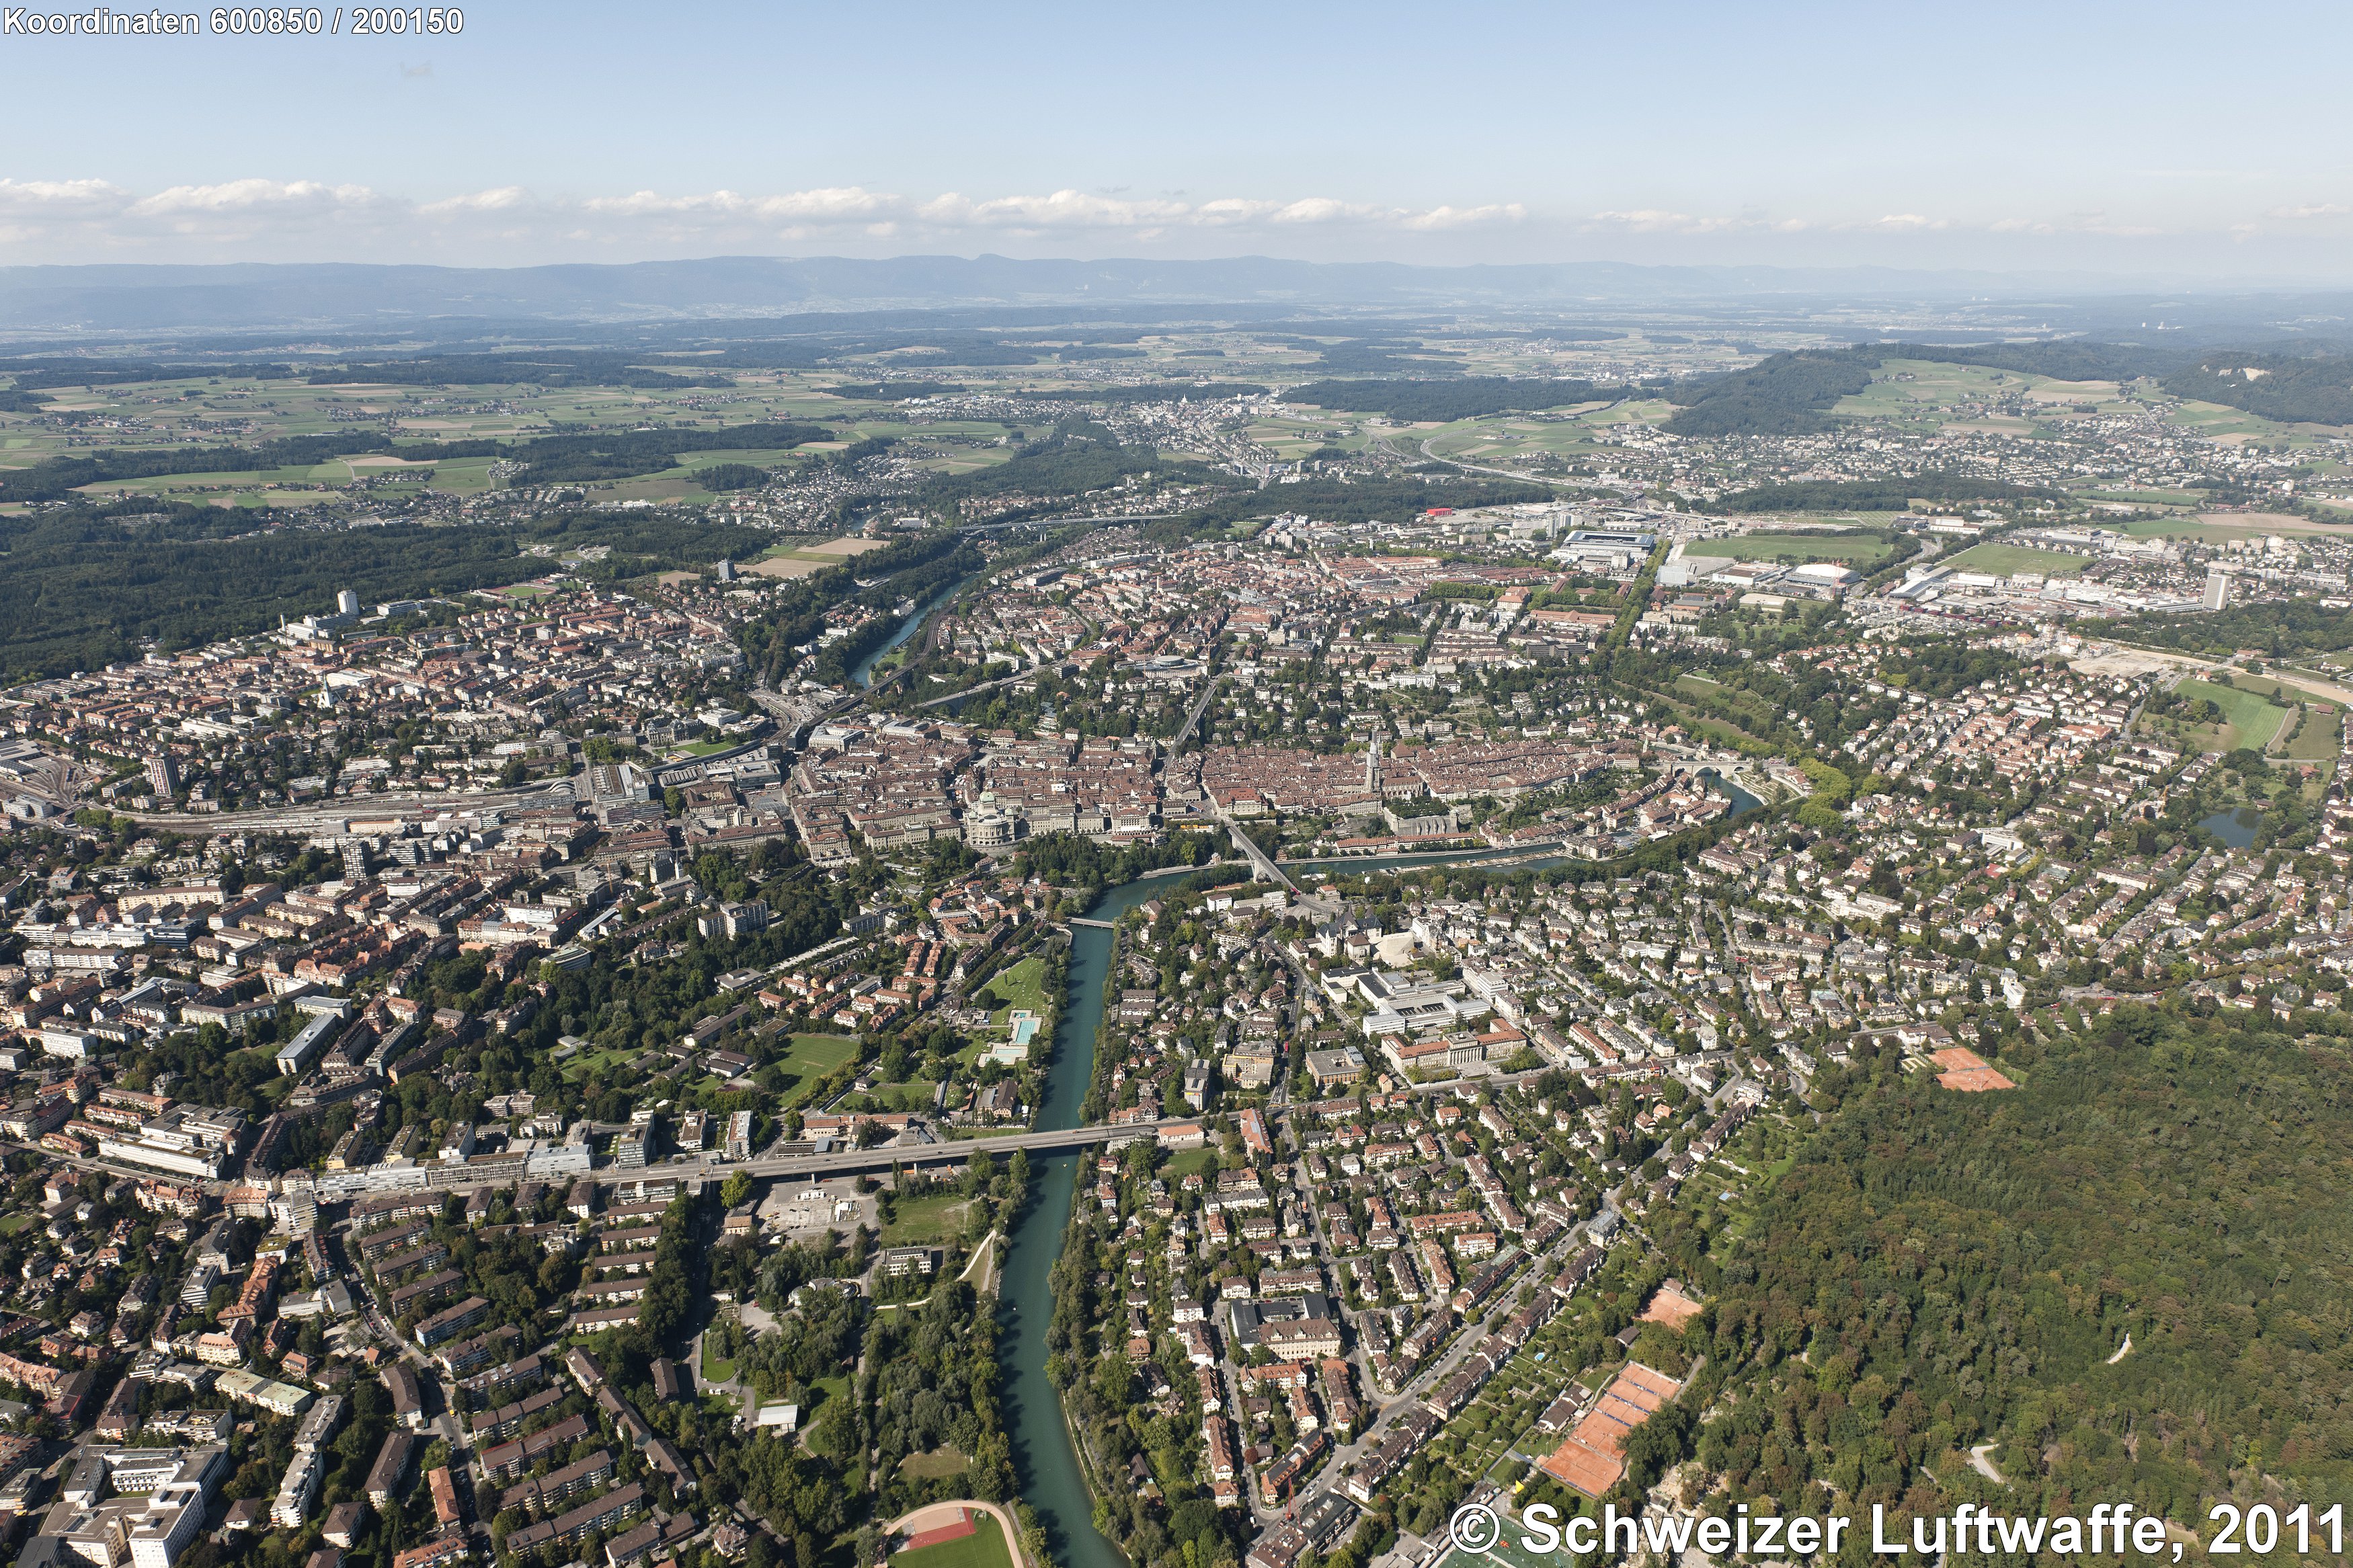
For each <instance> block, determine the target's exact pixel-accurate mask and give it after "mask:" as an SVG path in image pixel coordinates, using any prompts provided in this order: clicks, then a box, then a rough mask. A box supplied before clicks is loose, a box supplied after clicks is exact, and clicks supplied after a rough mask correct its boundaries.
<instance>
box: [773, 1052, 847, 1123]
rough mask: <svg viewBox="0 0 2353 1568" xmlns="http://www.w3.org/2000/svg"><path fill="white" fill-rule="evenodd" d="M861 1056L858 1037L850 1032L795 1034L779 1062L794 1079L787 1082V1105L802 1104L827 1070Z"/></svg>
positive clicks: (829, 1070)
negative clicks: (842, 1033) (859, 1054)
mask: <svg viewBox="0 0 2353 1568" xmlns="http://www.w3.org/2000/svg"><path fill="white" fill-rule="evenodd" d="M857 1057H858V1041H857V1040H856V1039H855V1038H854V1037H850V1036H849V1035H795V1036H794V1037H793V1045H792V1049H790V1050H788V1051H786V1053H785V1056H784V1059H783V1060H782V1061H780V1062H779V1063H777V1066H779V1067H781V1068H784V1070H785V1076H786V1077H787V1078H789V1079H792V1080H793V1081H792V1082H791V1083H790V1084H788V1085H786V1089H785V1100H784V1103H785V1105H786V1107H787V1108H789V1107H791V1106H795V1105H797V1104H799V1103H800V1102H801V1101H802V1100H804V1099H806V1098H807V1096H808V1094H809V1093H810V1092H811V1091H812V1090H813V1089H815V1087H816V1085H817V1084H818V1081H819V1080H820V1079H823V1078H824V1077H825V1076H826V1074H828V1073H829V1072H831V1071H833V1070H834V1069H835V1068H838V1067H840V1066H841V1065H842V1064H843V1063H845V1062H849V1061H854V1060H856V1059H857Z"/></svg>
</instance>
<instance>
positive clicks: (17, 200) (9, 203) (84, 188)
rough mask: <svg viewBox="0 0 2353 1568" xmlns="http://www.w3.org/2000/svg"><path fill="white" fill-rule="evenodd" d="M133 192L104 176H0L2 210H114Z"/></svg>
mask: <svg viewBox="0 0 2353 1568" xmlns="http://www.w3.org/2000/svg"><path fill="white" fill-rule="evenodd" d="M130 201H131V193H130V192H129V191H126V190H124V189H123V188H122V187H121V186H120V185H116V184H109V183H108V182H106V181H104V180H0V212H5V213H23V214H27V215H37V214H42V213H58V214H73V213H92V212H112V211H117V210H120V209H121V207H123V206H124V205H128V204H129V202H130Z"/></svg>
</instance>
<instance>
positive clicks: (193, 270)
mask: <svg viewBox="0 0 2353 1568" xmlns="http://www.w3.org/2000/svg"><path fill="white" fill-rule="evenodd" d="M2147 287H2148V286H2147V284H2146V283H2136V284H2133V285H2132V286H2131V289H2132V291H2134V292H2142V291H2145V290H2146V289H2147ZM2123 288H2124V285H2122V284H2120V283H2119V281H2118V280H2116V279H2105V278H2099V277H2095V276H2092V275H2052V274H2000V273H1983V272H1961V271H1934V272H1929V271H1920V272H1913V271H1901V270H1897V269H1894V268H1776V267H1645V266H1636V265H1632V264H1629V263H1621V262H1603V261H1586V262H1563V263H1556V264H1534V265H1515V266H1494V267H1487V266H1476V267H1415V266H1409V265H1406V264H1403V263H1399V262H1385V261H1372V262H1340V263H1328V262H1306V261H1285V260H1280V259H1276V258H1269V257H1254V256H1253V257H1236V258H1229V259H1223V260H1209V261H1155V260H1141V259H1127V260H1108V261H1077V260H1050V259H1049V260H1018V259H1014V258H1008V257H1002V256H979V257H954V256H902V257H894V258H887V259H881V260H862V259H856V258H843V257H808V258H766V257H714V258H707V259H702V260H690V261H646V262H635V263H627V264H616V265H601V264H600V265H561V266H548V267H521V268H459V267H423V266H371V265H364V264H357V263H312V262H296V263H283V264H266V263H233V264H226V265H219V266H155V265H144V264H133V265H118V266H79V267H5V268H0V331H34V332H44V333H54V332H60V331H66V332H70V331H90V332H122V331H131V332H138V331H159V332H176V331H200V330H206V329H211V330H219V331H237V330H257V329H267V328H295V327H301V326H305V325H315V326H319V327H322V328H330V327H332V328H336V329H341V330H350V329H353V328H364V327H368V326H375V327H381V328H393V327H396V326H400V325H405V324H408V323H414V322H421V321H436V320H472V321H501V320H506V321H605V322H619V321H692V320H697V319H705V318H719V317H744V316H783V315H791V314H797V313H803V312H810V311H842V310H908V309H918V310H936V309H942V308H948V307H967V308H968V307H975V306H980V307H1006V308H1035V307H1039V306H1067V307H1080V306H1092V307H1098V308H1100V307H1103V306H1110V305H1121V304H1128V305H1139V306H1144V305H1148V306H1153V307H1155V308H1158V309H1161V310H1166V309H1167V308H1170V307H1182V306H1186V305H1203V306H1208V305H1215V306H1219V307H1224V308H1229V309H1231V308H1236V307H1240V308H1245V309H1247V310H1298V309H1303V308H1319V307H1320V308H1340V309H1346V308H1363V307H1368V306H1389V307H1404V308H1418V309H1446V308H1455V309H1465V308H1467V309H1478V308H1486V309H1508V308H1514V307H1520V308H1533V309H1549V310H1572V309H1576V308H1579V307H1583V308H1588V309H1607V308H1609V307H1610V306H1612V305H1616V306H1621V307H1637V308H1639V307H1656V306H1659V305H1662V304H1669V303H1672V302H1676V301H1690V302H1699V301H1719V302H1731V301H1739V300H1746V301H1750V302H1761V301H1765V300H1773V299H1776V298H1782V299H1789V300H1796V299H1799V298H1807V297H1811V298H1820V299H1831V298H1835V299H1841V300H1850V301H1890V302H1895V301H1907V300H1908V301H1918V300H1948V301H1950V300H1964V299H1975V300H1988V299H1996V298H1998V299H2001V300H2020V301H2023V300H2035V299H2052V300H2057V299H2060V298H2063V297H2074V298H2081V297H2086V296H2114V295H2116V294H2117V293H2118V291H2119V290H2120V289H2123Z"/></svg>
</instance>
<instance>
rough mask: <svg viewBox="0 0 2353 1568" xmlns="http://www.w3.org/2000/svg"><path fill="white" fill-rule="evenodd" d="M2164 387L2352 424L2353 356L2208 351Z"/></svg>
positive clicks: (2271, 412) (2274, 415) (2284, 415)
mask: <svg viewBox="0 0 2353 1568" xmlns="http://www.w3.org/2000/svg"><path fill="white" fill-rule="evenodd" d="M2165 389H2166V390H2167V391H2168V392H2170V393H2173V394H2175V395H2179V396H2181V397H2195V398H2198V399H2200V400H2201V401H2203V402H2207V403H2221V404H2225V405H2229V406H2230V407H2232V408H2243V409H2245V410H2246V411H2247V412H2248V413H2250V414H2260V415H2262V416H2263V417H2264V418H2266V419H2280V420H2285V421H2287V422H2288V423H2290V424H2295V423H2301V422H2307V421H2308V422H2310V423H2313V424H2317V425H2353V356H2348V355H2344V354H2316V355H2312V356H2310V357H2303V358H2290V357H2288V356H2286V355H2283V354H2248V353H2225V354H2209V355H2207V356H2206V357H2205V358H2204V359H2201V360H2200V361H2199V362H2198V363H2196V364H2193V365H2190V366H2189V367H2187V368H2186V369H2183V370H2181V371H2179V372H2177V373H2176V374H2173V375H2171V376H2168V378H2167V379H2166V383H2165Z"/></svg>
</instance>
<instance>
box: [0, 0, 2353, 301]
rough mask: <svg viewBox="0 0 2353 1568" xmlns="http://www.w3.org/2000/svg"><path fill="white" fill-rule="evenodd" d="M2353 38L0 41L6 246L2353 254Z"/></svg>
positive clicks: (945, 17) (802, 32)
mask: <svg viewBox="0 0 2353 1568" xmlns="http://www.w3.org/2000/svg"><path fill="white" fill-rule="evenodd" d="M52 8H54V9H59V10H62V9H63V6H62V5H58V6H54V7H52ZM10 9H13V7H10ZM34 9H35V10H40V9H41V8H40V7H35V8H34ZM208 9H209V8H208V7H207V10H208ZM347 26H348V20H347ZM2348 35H2353V12H2348V9H2347V8H2346V7H2343V6H2341V5H2340V6H2317V5H2315V6H2294V5H2274V6H2263V7H2253V8H2240V9H2237V10H2233V11H2217V10H2215V9H2214V8H2212V7H2211V6H2206V7H2199V8H2196V9H2192V8H2190V7H2188V6H2177V5H2133V6H2123V5H2051V4H2047V3H2046V4H2041V5H2009V4H1997V5H1978V6H1973V7H1966V8H1964V7H1950V6H1937V7H1930V6H1924V5H1900V4H1898V5H1889V4H1877V5H1805V6H1788V5H1782V6H1774V5H1715V4H1686V5H1612V6H1595V5H1453V6H1432V5H1418V6H1399V5H1353V6H1347V7H1314V8H1307V7H1292V6H1272V5H1186V6H1183V7H1156V8H1155V7H1134V6H1130V7H1120V6H1105V5H1086V6H1080V5H1018V6H1010V7H1006V6H998V7H987V6H973V5H920V4H919V5H905V4H902V5H892V6H888V7H883V6H872V5H868V6H857V5H826V6H822V7H820V6H809V5H608V4H603V3H598V0H589V3H575V4H565V5H546V4H535V3H524V0H478V3H477V4H473V5H468V6H466V7H465V26H464V30H463V32H462V33H461V34H459V36H457V37H438V38H431V39H419V38H417V37H399V38H382V39H378V38H360V37H322V38H305V39H299V40H295V39H277V40H265V39H256V38H238V37H203V38H195V39H187V38H124V37H104V38H88V37H27V36H22V35H14V36H12V35H10V34H8V33H6V32H5V30H0V85H5V89H6V99H7V101H8V102H9V104H10V110H11V112H10V115H9V124H8V130H7V132H6V135H5V140H0V261H6V262H32V261H96V260H124V261H130V260H224V259H243V260H271V259H303V260H338V259H340V260H363V259H364V260H415V261H438V262H458V263H479V264H495V265H504V264H511V263H519V262H543V261H560V260H629V259H642V258H657V257H680V256H700V255H711V254H719V253H729V254H747V253H764V254H780V255H817V254H844V255H889V254H902V253H907V252H914V251H923V252H950V253H958V254H965V255H970V254H976V253H979V252H982V251H994V252H997V253H999V254H1005V255H1017V256H1021V255H1028V256H1048V255H1050V256H1098V257H1099V256H1222V255H1237V254H1265V255H1278V256H1293V257H1301V258H1310V259H1319V260H1343V259H1392V260H1402V261H1430V262H1466V261H1494V262H1513V261H1547V260H1582V259H1597V258H1599V259H1617V260H1628V261H1641V262H1757V263H1768V264H1779V265H1794V266H1809V265H1850V264H1871V265H1885V266H1895V267H1933V268H1948V267H1970V268H1999V269H2004V270H2045V269H2083V270H2093V271H2101V272H2110V273H2118V274H2136V275H2144V276H2162V277H2211V278H2215V279H2247V280H2274V279H2282V280H2284V279H2311V280H2322V281H2345V280H2347V279H2348V274H2353V266H2348V262H2347V260H2346V258H2347V257H2348V255H2353V251H2348V247H2347V244H2346V242H2347V240H2348V238H2353V136H2348V132H2353V95H2348V93H2347V92H2346V91H2345V90H2344V89H2343V86H2342V80H2341V79H2342V74H2343V68H2344V61H2345V60H2346V59H2347V58H2353V51H2348V45H2353V36H2348Z"/></svg>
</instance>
